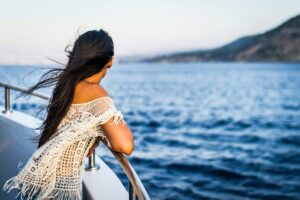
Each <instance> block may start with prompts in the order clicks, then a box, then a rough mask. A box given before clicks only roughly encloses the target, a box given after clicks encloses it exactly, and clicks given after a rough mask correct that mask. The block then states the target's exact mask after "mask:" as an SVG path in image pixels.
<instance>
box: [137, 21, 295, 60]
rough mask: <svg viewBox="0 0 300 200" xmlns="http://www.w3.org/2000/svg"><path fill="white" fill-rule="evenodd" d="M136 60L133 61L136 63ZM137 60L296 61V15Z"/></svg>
mask: <svg viewBox="0 0 300 200" xmlns="http://www.w3.org/2000/svg"><path fill="white" fill-rule="evenodd" d="M136 61H137V60H135V62H136ZM138 61H139V62H195V61H284V62H299V61H300V15H298V16H296V17H293V18H291V19H289V20H288V21H286V22H284V23H283V24H281V25H279V26H278V27H276V28H274V29H272V30H269V31H266V32H265V33H261V34H257V35H252V36H246V37H242V38H240V39H237V40H235V41H233V42H231V43H229V44H226V45H224V46H222V47H219V48H215V49H210V50H195V51H185V52H177V53H170V54H163V55H157V56H152V57H146V58H141V59H140V60H138Z"/></svg>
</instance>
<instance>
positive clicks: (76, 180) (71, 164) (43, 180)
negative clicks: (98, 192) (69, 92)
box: [4, 96, 126, 199]
mask: <svg viewBox="0 0 300 200" xmlns="http://www.w3.org/2000/svg"><path fill="white" fill-rule="evenodd" d="M112 117H114V121H113V123H115V124H117V123H118V122H122V123H123V124H125V123H126V122H125V120H124V119H123V116H122V115H120V111H117V110H116V107H115V104H114V102H113V99H112V98H111V97H109V96H104V97H100V98H96V99H93V100H92V101H89V102H86V103H81V104H71V105H70V108H69V110H68V111H67V113H66V115H65V116H64V118H63V120H62V121H61V123H60V124H59V126H58V128H57V131H56V132H55V134H53V135H52V136H51V138H50V139H49V141H48V142H46V143H45V144H44V145H43V146H41V147H40V148H39V149H38V150H37V151H36V152H35V153H34V154H33V155H32V157H31V159H30V160H29V161H28V162H27V164H26V165H25V167H24V168H23V169H22V171H20V173H19V174H18V175H17V176H16V177H13V178H12V179H10V180H8V181H7V183H6V185H5V186H4V189H12V188H20V189H21V192H22V193H24V194H25V191H26V192H27V195H28V191H29V197H30V195H31V194H32V195H36V194H41V196H40V197H43V198H45V197H51V196H53V195H54V196H55V195H58V196H57V198H58V197H59V198H61V197H68V198H70V199H81V195H82V188H81V187H82V177H81V175H82V172H83V170H84V165H83V161H84V159H85V157H86V155H87V153H88V151H89V148H90V147H91V146H92V145H93V144H94V142H95V140H96V138H97V137H103V138H104V139H106V140H107V138H106V136H105V134H104V131H103V129H102V128H101V126H100V125H101V124H104V123H106V122H107V121H108V120H109V119H111V118H112ZM107 142H108V144H109V147H110V143H109V141H108V140H107ZM42 195H45V196H42Z"/></svg>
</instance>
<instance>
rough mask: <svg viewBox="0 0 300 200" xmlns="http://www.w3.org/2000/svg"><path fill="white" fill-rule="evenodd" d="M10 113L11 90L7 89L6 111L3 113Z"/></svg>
mask: <svg viewBox="0 0 300 200" xmlns="http://www.w3.org/2000/svg"><path fill="white" fill-rule="evenodd" d="M8 112H12V111H11V110H10V88H9V87H5V110H4V111H3V113H8Z"/></svg>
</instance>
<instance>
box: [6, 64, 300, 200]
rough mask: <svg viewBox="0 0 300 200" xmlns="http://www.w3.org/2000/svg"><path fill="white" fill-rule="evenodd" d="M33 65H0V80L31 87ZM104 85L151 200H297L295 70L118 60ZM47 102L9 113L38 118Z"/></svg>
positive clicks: (299, 84) (299, 93) (298, 84)
mask: <svg viewBox="0 0 300 200" xmlns="http://www.w3.org/2000/svg"><path fill="white" fill-rule="evenodd" d="M33 69H35V68H34V67H29V66H28V67H25V66H1V67H0V80H1V81H4V82H8V83H11V84H16V85H19V86H22V87H25V86H30V85H32V84H33V83H35V82H36V81H37V80H38V79H39V76H40V74H41V72H39V73H37V72H36V73H33V74H30V75H28V76H26V77H23V76H24V75H25V74H27V73H29V72H31V71H32V70H33ZM101 85H103V86H104V87H105V88H106V90H107V91H108V92H109V94H110V95H111V96H112V97H113V98H114V100H115V103H116V106H117V107H118V108H119V109H120V110H121V111H122V112H123V115H124V118H125V120H126V121H127V123H128V125H129V126H130V128H131V129H132V130H133V133H134V139H135V151H134V152H133V154H132V155H131V156H130V157H128V159H129V161H130V162H131V164H132V165H133V167H134V168H135V170H136V172H137V173H138V175H139V176H140V179H141V181H142V182H143V183H144V185H145V188H146V190H147V191H148V192H149V195H150V197H151V199H153V200H154V199H155V200H171V199H172V200H177V199H179V200H182V199H184V200H192V199H197V200H198V199H219V200H223V199H225V200H227V199H228V200H235V199H238V200H239V199H241V200H244V199H264V200H265V199H272V200H277V199H279V200H282V199H300V149H299V147H300V64H291V63H290V64H285V63H281V64H279V63H248V64H247V63H190V64H186V63H178V64H115V65H114V66H113V67H112V68H111V69H110V70H109V71H108V72H107V74H106V77H105V78H104V79H103V81H102V82H101ZM3 91H4V90H2V91H1V92H0V95H3ZM50 91H51V90H50V89H48V90H41V92H44V93H46V94H50ZM11 93H12V95H14V94H15V93H14V92H13V91H12V92H11ZM0 101H1V102H0V104H1V105H3V103H4V102H3V97H2V96H1V99H0ZM45 102H46V101H45V100H40V99H38V98H34V97H31V99H30V101H28V98H23V99H17V100H15V101H14V98H12V107H13V109H16V110H21V111H24V112H27V113H29V114H32V115H35V114H36V112H37V111H38V109H39V108H40V106H41V105H42V104H44V103H45ZM39 116H40V117H42V116H43V115H42V114H41V115H39ZM103 146H104V145H103V144H100V146H99V147H98V151H97V152H98V155H99V156H101V157H102V159H103V160H104V161H105V162H106V163H107V164H108V165H109V166H110V167H111V168H112V169H113V170H115V172H116V173H117V174H118V175H119V176H120V177H121V180H122V182H123V183H124V184H126V183H127V181H126V176H125V174H124V172H123V170H122V169H121V168H120V167H119V166H118V165H117V161H116V160H115V159H114V157H113V156H112V155H111V154H110V152H108V150H107V149H105V148H104V147H103Z"/></svg>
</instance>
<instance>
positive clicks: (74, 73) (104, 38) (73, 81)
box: [18, 29, 114, 148]
mask: <svg viewBox="0 0 300 200" xmlns="http://www.w3.org/2000/svg"><path fill="white" fill-rule="evenodd" d="M68 47H69V45H68V46H66V48H65V52H67V53H68V55H67V56H68V62H67V64H66V65H64V64H62V65H63V66H64V67H63V68H60V67H57V68H51V69H50V70H49V71H47V72H46V73H44V74H43V75H42V76H41V78H40V79H39V81H38V82H37V83H36V84H35V85H33V86H32V87H30V88H29V89H28V90H26V91H24V92H22V93H21V95H20V96H19V97H21V96H27V95H30V94H31V93H32V92H33V91H35V90H37V89H39V88H43V87H49V86H53V85H54V86H55V87H54V89H53V92H52V96H51V98H50V100H49V104H48V105H46V106H45V107H43V108H42V109H41V110H40V111H42V110H43V109H45V108H47V117H46V119H45V120H44V121H43V123H42V125H41V126H40V127H38V128H36V129H40V130H42V132H41V134H40V135H38V136H37V137H35V138H34V140H36V141H37V142H38V148H39V147H41V146H42V145H43V144H45V143H46V142H47V141H48V140H49V138H50V137H51V136H52V135H53V134H54V133H55V131H56V129H57V127H58V125H59V123H60V121H61V120H62V118H63V117H64V116H65V114H66V112H67V111H68V109H69V107H70V104H71V103H72V100H73V97H74V91H75V86H76V85H77V83H78V82H79V81H81V80H83V79H85V78H87V77H90V76H92V75H94V74H96V73H98V72H100V71H101V70H102V69H103V68H104V67H105V65H106V64H107V63H108V62H109V61H110V59H111V58H112V56H113V55H114V45H113V40H112V38H111V36H110V35H109V34H108V33H107V32H106V31H104V30H103V29H100V30H99V31H98V30H91V31H87V32H85V33H83V34H81V35H80V36H79V37H78V38H77V39H76V40H75V42H74V45H73V49H72V50H71V51H69V50H67V49H68ZM51 60H52V61H54V60H53V59H51ZM55 62H56V61H55ZM57 63H58V62H57ZM59 64H61V63H59ZM19 97H18V98H19ZM40 111H39V112H40ZM39 112H38V113H39Z"/></svg>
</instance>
